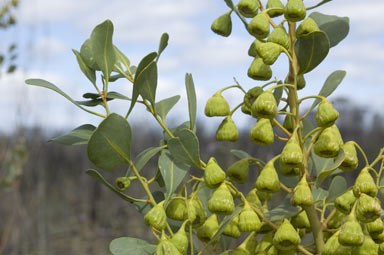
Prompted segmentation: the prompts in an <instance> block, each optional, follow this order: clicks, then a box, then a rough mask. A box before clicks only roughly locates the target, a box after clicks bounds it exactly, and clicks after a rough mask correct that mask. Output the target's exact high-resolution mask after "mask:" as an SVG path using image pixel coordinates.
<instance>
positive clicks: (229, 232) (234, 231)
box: [223, 215, 241, 238]
mask: <svg viewBox="0 0 384 255" xmlns="http://www.w3.org/2000/svg"><path fill="white" fill-rule="evenodd" d="M238 223H239V216H238V215H236V216H235V217H233V218H232V220H231V221H230V222H229V223H228V224H227V225H226V226H225V228H224V231H223V235H225V236H230V237H234V238H239V237H240V236H241V232H240V230H239V226H238Z"/></svg>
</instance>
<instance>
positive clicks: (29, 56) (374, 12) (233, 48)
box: [0, 0, 384, 132]
mask: <svg viewBox="0 0 384 255" xmlns="http://www.w3.org/2000/svg"><path fill="white" fill-rule="evenodd" d="M263 2H264V1H263ZM317 2H318V1H313V0H306V1H305V4H306V5H307V6H312V5H313V4H315V3H317ZM283 3H284V1H283ZM227 10H228V9H227V7H226V5H225V3H224V1H222V0H210V1H207V0H193V1H192V0H177V1H176V0H162V1H157V0H141V1H137V0H136V1H135V0H110V1H106V0H81V1H79V0H65V1H63V0H28V1H27V0H24V1H21V4H20V8H19V9H18V10H17V18H18V26H17V27H16V28H13V29H10V30H8V31H7V32H3V31H0V36H1V38H2V40H1V42H0V49H1V50H2V51H3V50H4V49H5V47H6V46H7V45H8V43H9V42H11V41H14V40H17V41H18V42H19V45H18V46H19V60H18V61H19V62H18V63H19V67H20V68H19V69H18V71H17V72H16V73H14V74H12V75H4V74H3V75H2V77H1V79H0V82H1V89H2V91H3V95H6V96H5V97H4V96H3V100H1V101H0V111H1V112H0V116H2V117H1V119H2V120H3V121H0V132H7V131H11V130H13V129H14V127H16V126H17V125H20V124H26V125H40V126H44V127H47V128H51V129H55V130H56V129H71V128H74V127H76V126H79V125H81V124H85V123H92V124H97V123H98V122H99V121H100V119H98V118H94V117H90V116H89V115H88V114H86V113H85V112H82V111H81V110H80V109H78V108H76V107H75V106H73V105H72V104H70V103H69V102H67V101H66V100H65V99H64V98H62V97H60V96H58V95H56V94H55V93H54V92H52V91H49V90H46V89H43V88H37V87H27V86H26V85H25V84H24V82H23V81H24V80H25V79H27V78H32V77H39V78H43V79H46V80H49V81H51V82H53V83H54V84H56V85H57V86H59V87H60V88H61V89H62V90H64V91H65V92H67V93H68V94H70V95H71V96H73V98H75V99H77V100H80V99H81V95H82V94H83V93H86V92H93V90H92V89H93V87H92V85H90V83H89V82H88V81H87V79H86V78H85V77H83V76H82V74H81V72H80V70H79V68H78V67H77V62H76V59H75V57H74V55H73V53H72V51H71V49H72V48H73V49H79V48H80V46H81V44H82V43H83V41H84V40H85V39H87V38H88V37H89V35H90V33H91V31H92V29H93V27H94V26H95V25H97V24H99V23H101V22H102V21H104V20H105V19H111V20H112V22H113V23H114V26H115V33H114V44H115V45H117V46H118V47H119V48H120V49H121V50H122V51H123V52H124V53H125V54H126V55H127V56H128V57H129V58H130V60H131V63H133V64H137V63H138V62H139V61H140V59H141V58H142V57H143V56H145V55H146V54H147V53H149V52H151V51H154V50H157V45H158V41H159V38H160V35H161V34H162V33H163V32H167V33H169V35H170V40H169V46H168V48H167V49H166V51H165V52H164V53H163V55H162V57H161V59H160V61H159V86H158V95H157V98H158V99H163V98H166V97H169V96H173V95H177V94H178V95H181V96H182V99H181V100H180V102H179V103H178V104H177V107H176V108H175V109H174V110H173V111H172V112H171V114H170V119H177V118H178V117H179V116H183V117H182V118H183V119H180V120H178V122H179V121H184V120H186V119H187V107H186V95H185V90H184V76H185V73H186V72H190V73H192V75H193V78H194V81H195V85H196V90H197V97H198V101H199V103H200V104H199V106H198V116H199V118H200V119H202V120H204V121H205V122H207V121H211V122H212V126H213V127H215V126H216V125H218V124H219V122H220V121H221V120H220V119H214V120H212V119H209V120H207V118H206V117H205V116H204V115H203V109H204V103H205V102H206V100H207V99H208V97H209V96H210V95H212V94H213V93H214V92H215V91H216V90H218V89H219V88H221V87H224V86H227V85H231V84H233V77H236V78H237V80H238V81H239V82H240V83H241V84H242V86H243V87H245V88H247V89H249V88H251V87H253V86H256V85H261V84H262V83H260V82H255V81H253V80H251V79H250V78H248V77H247V75H246V71H247V69H248V66H249V65H250V63H251V62H252V59H251V58H250V57H248V56H247V50H248V47H249V45H250V43H251V42H252V41H253V38H252V37H251V36H249V35H248V34H247V33H245V31H244V28H243V25H242V24H241V23H240V21H239V20H238V18H237V17H236V16H235V15H232V20H233V33H232V35H231V36H230V37H229V38H223V37H220V36H217V35H215V34H213V33H212V32H211V31H210V25H211V23H212V21H213V20H214V19H215V18H216V17H218V16H219V15H221V14H223V13H224V12H226V11H227ZM383 10H384V1H382V0H365V1H358V0H334V1H331V2H330V3H328V4H326V5H324V6H322V7H321V8H318V9H317V10H316V11H319V12H322V13H325V14H333V15H338V16H348V17H350V27H351V28H350V33H349V35H348V37H347V38H346V39H345V40H344V41H342V42H341V43H340V44H339V45H338V46H336V47H334V48H332V49H331V50H330V52H329V55H328V57H327V58H326V59H325V61H324V62H323V63H322V64H321V65H319V67H318V68H317V69H315V70H314V71H312V72H310V73H309V74H308V75H306V80H307V87H306V88H305V89H304V90H303V91H302V92H300V95H311V94H317V93H318V91H319V90H320V88H321V86H322V84H323V82H324V81H325V79H326V78H327V76H328V75H329V74H330V73H331V72H332V71H334V70H346V71H347V76H346V78H345V79H344V81H343V83H342V84H341V85H340V87H339V89H338V91H336V92H335V96H346V97H350V98H351V100H352V101H353V102H356V104H360V105H365V106H368V107H369V109H371V110H374V111H379V110H380V109H384V100H383V95H384V72H383V66H384V30H383V26H384V15H382V11H383ZM272 70H273V76H276V77H277V78H279V79H284V78H285V75H286V72H287V60H286V58H285V57H284V56H282V57H280V59H279V60H278V61H277V62H276V63H275V64H274V66H273V67H272ZM113 86H115V87H114V90H115V88H116V90H118V91H121V92H123V93H125V94H127V95H128V96H130V94H131V92H130V91H131V90H130V89H131V87H132V86H131V85H130V84H129V83H128V82H119V83H117V84H116V85H113ZM224 96H225V97H226V98H227V99H228V101H229V102H230V104H231V105H232V106H235V105H237V103H239V102H240V100H241V99H240V98H239V97H241V94H239V93H237V92H236V91H228V92H225V94H224ZM128 107H129V103H113V104H112V110H114V111H116V112H119V113H125V112H126V110H127V108H128ZM96 109H97V110H99V111H102V109H101V108H96ZM143 113H145V110H144V109H143V108H141V107H138V108H137V109H135V110H134V114H133V115H132V116H131V117H130V122H135V123H148V122H150V123H153V121H152V120H150V118H149V116H148V115H146V114H143ZM184 116H185V117H184ZM234 119H235V121H236V122H237V123H239V124H240V125H244V124H245V123H248V122H247V121H248V119H247V118H244V117H243V116H241V114H237V115H235V116H234Z"/></svg>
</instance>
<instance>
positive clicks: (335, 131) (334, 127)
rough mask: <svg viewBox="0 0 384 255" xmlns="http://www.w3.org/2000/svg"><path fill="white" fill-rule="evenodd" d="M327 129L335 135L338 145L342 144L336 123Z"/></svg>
mask: <svg viewBox="0 0 384 255" xmlns="http://www.w3.org/2000/svg"><path fill="white" fill-rule="evenodd" d="M329 129H330V130H331V131H332V133H333V135H334V136H335V139H336V142H337V143H338V144H339V146H342V145H343V144H344V142H343V138H342V137H341V134H340V131H339V129H338V128H337V127H336V125H333V126H330V127H329Z"/></svg>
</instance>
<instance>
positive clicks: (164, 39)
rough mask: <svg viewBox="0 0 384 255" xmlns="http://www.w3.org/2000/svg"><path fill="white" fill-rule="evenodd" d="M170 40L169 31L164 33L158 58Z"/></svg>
mask: <svg viewBox="0 0 384 255" xmlns="http://www.w3.org/2000/svg"><path fill="white" fill-rule="evenodd" d="M168 40H169V35H168V34H167V33H163V34H162V35H161V38H160V43H159V50H158V51H157V52H158V54H157V59H156V62H157V60H158V59H159V57H160V54H161V53H162V52H163V51H164V50H165V48H166V47H167V46H168Z"/></svg>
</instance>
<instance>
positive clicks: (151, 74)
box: [134, 62, 157, 104]
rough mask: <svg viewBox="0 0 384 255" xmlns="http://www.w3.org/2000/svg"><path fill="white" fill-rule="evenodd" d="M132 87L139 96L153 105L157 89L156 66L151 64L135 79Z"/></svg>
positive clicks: (153, 63) (154, 63)
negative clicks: (136, 90)
mask: <svg viewBox="0 0 384 255" xmlns="http://www.w3.org/2000/svg"><path fill="white" fill-rule="evenodd" d="M134 86H136V87H137V88H138V90H139V94H140V95H141V96H142V97H143V98H144V99H147V100H148V101H149V102H151V104H154V103H155V97H156V88H157V65H156V62H152V63H150V64H149V66H148V67H146V68H145V69H144V70H143V71H142V72H141V73H140V74H139V76H138V77H137V78H135V81H134Z"/></svg>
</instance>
